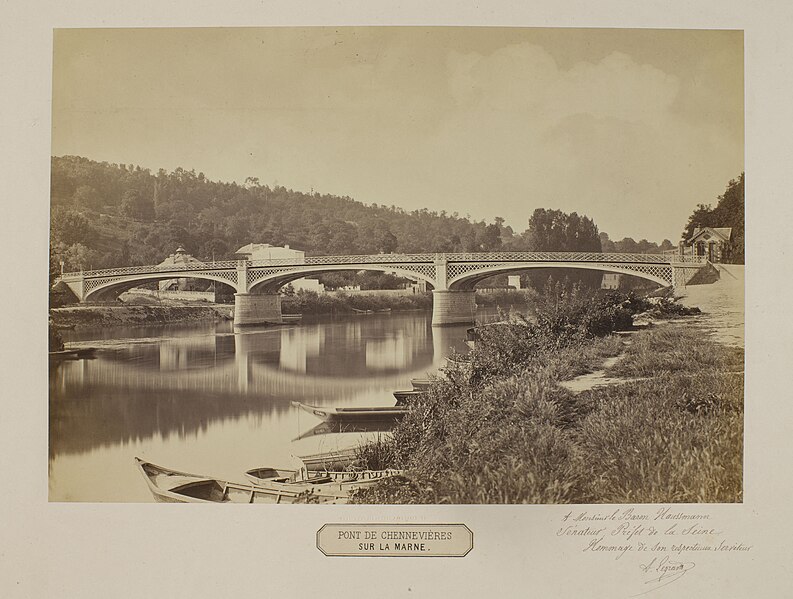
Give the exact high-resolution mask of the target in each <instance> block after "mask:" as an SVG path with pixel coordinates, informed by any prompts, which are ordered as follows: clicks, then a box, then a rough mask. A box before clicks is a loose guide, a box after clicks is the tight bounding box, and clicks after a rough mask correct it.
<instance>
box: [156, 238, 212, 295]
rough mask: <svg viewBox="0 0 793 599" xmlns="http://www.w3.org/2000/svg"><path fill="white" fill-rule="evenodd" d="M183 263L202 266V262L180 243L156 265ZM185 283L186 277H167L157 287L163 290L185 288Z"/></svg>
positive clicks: (178, 264) (179, 264) (177, 264)
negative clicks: (167, 278)
mask: <svg viewBox="0 0 793 599" xmlns="http://www.w3.org/2000/svg"><path fill="white" fill-rule="evenodd" d="M184 264H195V265H197V266H203V265H204V263H203V262H201V260H198V259H197V258H193V257H192V256H191V255H190V254H188V253H187V250H185V249H184V248H183V247H182V246H181V245H180V246H179V247H178V248H176V252H174V253H173V254H171V255H170V256H168V257H167V258H166V259H165V260H163V261H162V262H160V263H159V264H158V266H182V265H184ZM186 284H187V279H185V278H180V279H169V280H167V281H160V284H159V288H160V291H165V290H168V289H179V290H183V289H185V286H186Z"/></svg>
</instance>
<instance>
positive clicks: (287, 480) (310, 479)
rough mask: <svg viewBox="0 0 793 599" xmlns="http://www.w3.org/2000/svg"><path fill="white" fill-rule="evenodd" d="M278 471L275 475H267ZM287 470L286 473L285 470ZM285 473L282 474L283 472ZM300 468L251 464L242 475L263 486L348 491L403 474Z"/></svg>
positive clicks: (318, 490) (336, 491)
mask: <svg viewBox="0 0 793 599" xmlns="http://www.w3.org/2000/svg"><path fill="white" fill-rule="evenodd" d="M274 472H278V473H280V475H278V476H274V477H273V476H270V475H271V474H272V473H274ZM287 473H290V474H287ZM284 474H286V476H284ZM304 474H305V471H304V470H282V469H276V468H267V467H265V468H253V469H251V470H248V471H247V472H245V477H246V478H247V479H248V480H249V481H251V482H252V483H253V484H254V485H256V486H260V487H264V488H282V489H294V488H302V487H308V488H310V489H311V490H312V491H313V492H315V493H319V494H334V493H340V494H341V493H343V494H344V495H343V496H346V495H347V494H349V492H350V491H352V490H354V489H360V488H362V487H367V486H370V485H373V484H375V483H377V482H379V481H381V480H384V479H386V478H390V477H392V476H399V475H402V474H404V470H396V469H393V468H391V469H388V470H359V471H357V472H356V471H354V470H350V471H331V472H329V471H322V472H308V475H307V476H306V477H305V478H301V477H302V476H303V475H304Z"/></svg>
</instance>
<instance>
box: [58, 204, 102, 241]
mask: <svg viewBox="0 0 793 599" xmlns="http://www.w3.org/2000/svg"><path fill="white" fill-rule="evenodd" d="M92 234H93V229H92V228H91V225H90V224H88V219H87V218H86V217H85V216H83V215H82V214H80V213H79V212H75V211H74V210H68V209H64V208H54V209H53V210H52V215H51V216H50V237H51V238H52V242H53V243H62V244H64V245H67V246H69V245H72V244H73V243H88V240H89V238H91V236H92Z"/></svg>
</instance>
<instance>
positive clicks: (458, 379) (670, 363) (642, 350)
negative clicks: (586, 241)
mask: <svg viewBox="0 0 793 599" xmlns="http://www.w3.org/2000/svg"><path fill="white" fill-rule="evenodd" d="M673 306H674V304H668V303H665V302H664V303H661V304H660V307H659V304H656V305H650V304H648V303H647V302H645V301H643V300H638V299H637V298H629V297H622V298H620V297H619V296H616V295H611V296H609V297H608V298H600V299H598V300H591V299H590V300H587V299H586V298H583V297H578V298H576V297H572V296H571V294H567V295H565V294H551V296H550V297H548V296H546V297H545V298H541V301H540V302H539V305H538V309H537V322H536V323H528V322H523V323H521V322H515V323H513V324H511V325H508V326H506V327H504V326H499V327H491V328H490V330H488V328H484V329H482V330H481V333H482V334H481V338H480V340H479V341H477V344H476V347H475V348H474V349H473V350H472V352H471V354H470V361H469V362H468V363H459V364H457V365H456V366H454V367H452V368H451V369H450V370H449V372H448V376H447V378H446V379H443V380H441V379H439V380H438V381H437V382H436V383H435V384H434V385H433V386H432V387H431V389H430V391H429V392H428V394H427V395H426V396H424V397H422V398H420V399H418V400H415V401H414V402H413V403H412V410H411V411H410V413H409V414H408V415H407V416H406V417H405V418H404V419H403V421H402V422H401V423H400V425H399V426H398V427H397V428H396V429H395V431H394V436H393V440H391V441H388V442H384V443H380V444H379V445H377V446H373V447H369V448H366V449H365V450H364V451H363V452H362V454H363V457H364V458H367V459H370V460H372V461H374V462H377V464H376V465H378V466H382V465H386V466H391V467H397V468H406V469H408V475H407V476H406V477H404V478H399V479H394V480H389V481H387V482H384V483H382V484H380V485H378V486H376V487H372V488H370V489H367V490H365V491H361V492H359V493H358V494H357V495H356V498H355V501H356V502H359V503H625V502H664V503H666V502H733V501H741V499H742V474H741V473H742V439H743V376H742V374H741V373H742V370H743V356H742V351H741V350H737V349H733V348H726V347H724V346H720V345H717V344H715V343H713V342H710V341H708V340H707V339H706V338H704V339H703V336H702V334H701V333H697V332H696V331H692V330H690V329H688V328H686V327H685V326H684V325H676V324H664V325H663V326H658V327H654V328H651V329H649V330H644V331H639V332H636V333H634V334H632V335H630V336H629V337H630V343H629V344H626V343H625V337H624V336H615V335H611V334H610V333H612V332H613V331H617V330H620V329H625V328H628V327H630V321H631V318H632V316H633V315H634V314H638V313H642V312H643V313H647V312H650V311H655V312H656V313H658V312H663V311H669V312H672V313H674V312H676V311H678V310H679V309H678V308H675V307H673ZM620 354H624V355H622V357H621V359H620V360H619V361H618V362H617V363H616V364H615V365H614V366H613V367H612V368H611V369H610V371H609V373H608V374H609V375H611V376H623V377H649V378H643V380H637V381H633V382H626V383H624V384H620V385H617V386H610V387H599V388H594V389H590V390H587V391H584V392H582V393H579V394H577V395H576V394H573V393H572V392H570V391H568V390H566V389H564V388H562V387H560V386H559V385H558V382H560V381H563V380H568V379H571V378H573V377H575V376H577V375H579V374H582V373H584V372H588V371H592V370H595V369H598V368H599V367H600V365H601V364H602V363H603V361H604V359H605V358H607V357H609V356H616V355H620Z"/></svg>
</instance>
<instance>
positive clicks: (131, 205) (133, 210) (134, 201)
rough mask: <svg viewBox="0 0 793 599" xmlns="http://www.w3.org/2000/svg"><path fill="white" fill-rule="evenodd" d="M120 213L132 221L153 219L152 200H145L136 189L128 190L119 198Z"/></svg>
mask: <svg viewBox="0 0 793 599" xmlns="http://www.w3.org/2000/svg"><path fill="white" fill-rule="evenodd" d="M121 212H122V213H123V214H124V215H125V216H128V217H129V218H132V219H134V220H142V221H151V220H153V219H154V199H153V198H145V197H144V196H143V195H142V194H141V193H140V192H139V191H138V190H137V189H128V190H127V191H125V192H124V195H123V196H122V198H121Z"/></svg>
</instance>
